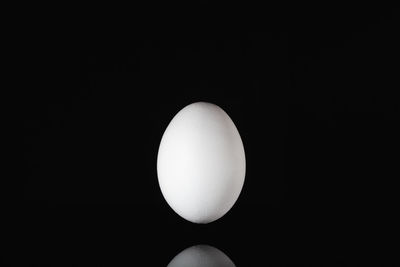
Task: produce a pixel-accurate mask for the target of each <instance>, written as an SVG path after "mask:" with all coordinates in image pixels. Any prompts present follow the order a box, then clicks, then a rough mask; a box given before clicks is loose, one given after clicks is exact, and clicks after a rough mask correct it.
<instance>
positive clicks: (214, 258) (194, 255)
mask: <svg viewBox="0 0 400 267" xmlns="http://www.w3.org/2000/svg"><path fill="white" fill-rule="evenodd" d="M182 266H199V267H213V266H218V267H234V266H235V264H234V263H233V262H232V260H231V259H230V258H229V257H228V256H227V255H226V254H225V253H223V252H222V251H221V250H219V249H217V248H215V247H212V246H208V245H196V246H192V247H190V248H187V249H185V250H183V251H182V252H180V253H179V254H178V255H176V256H175V257H174V258H173V259H172V260H171V262H170V263H169V264H168V265H167V267H182Z"/></svg>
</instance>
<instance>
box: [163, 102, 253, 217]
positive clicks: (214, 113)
mask: <svg viewBox="0 0 400 267" xmlns="http://www.w3.org/2000/svg"><path fill="white" fill-rule="evenodd" d="M245 173H246V159H245V151H244V147H243V142H242V139H241V137H240V134H239V132H238V130H237V128H236V126H235V124H234V123H233V121H232V120H231V118H230V117H229V116H228V114H226V112H225V111H224V110H223V109H221V108H220V107H219V106H217V105H215V104H212V103H207V102H196V103H192V104H190V105H188V106H186V107H184V108H183V109H182V110H180V111H179V112H178V113H177V114H176V115H175V117H174V118H173V119H172V120H171V122H170V123H169V125H168V127H167V128H166V130H165V132H164V134H163V136H162V139H161V142H160V146H159V149H158V156H157V175H158V182H159V185H160V189H161V192H162V194H163V196H164V198H165V200H166V202H167V203H168V204H169V206H170V207H171V208H172V209H173V210H174V211H175V212H176V213H177V214H178V215H180V216H181V217H183V218H184V219H186V220H188V221H190V222H193V223H202V224H204V223H210V222H212V221H215V220H217V219H219V218H221V217H222V216H224V215H225V214H226V213H227V212H228V211H229V210H230V209H231V208H232V206H233V205H234V204H235V202H236V200H237V199H238V197H239V194H240V192H241V190H242V188H243V184H244V179H245Z"/></svg>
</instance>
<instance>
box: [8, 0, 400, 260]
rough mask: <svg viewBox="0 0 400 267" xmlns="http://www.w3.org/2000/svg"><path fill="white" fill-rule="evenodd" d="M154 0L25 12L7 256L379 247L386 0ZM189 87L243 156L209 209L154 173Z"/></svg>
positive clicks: (384, 217) (291, 256) (393, 44)
mask: <svg viewBox="0 0 400 267" xmlns="http://www.w3.org/2000/svg"><path fill="white" fill-rule="evenodd" d="M163 8H165V7H159V9H160V10H161V12H160V13H152V12H151V11H149V10H151V7H148V8H147V9H146V10H147V12H148V13H149V15H147V14H148V13H146V15H144V16H143V17H138V15H139V14H141V13H142V9H140V8H132V9H130V10H124V8H122V7H121V8H120V9H118V10H117V11H115V10H113V11H108V12H102V13H96V11H93V10H92V11H91V12H89V13H90V14H95V15H96V16H95V18H92V17H90V19H89V18H88V19H86V20H85V23H84V24H83V23H82V24H80V23H77V24H78V26H75V25H74V26H71V25H72V24H73V23H72V22H76V21H75V17H74V16H70V17H68V16H67V17H66V21H64V23H62V24H60V25H58V24H55V25H51V23H50V22H49V21H48V20H43V21H42V22H41V23H40V25H42V26H43V25H46V27H41V26H38V27H36V26H32V27H28V30H27V32H28V33H29V35H27V41H29V44H30V45H29V46H28V50H27V55H28V56H27V59H26V65H27V68H28V69H29V70H30V71H31V73H34V74H32V79H31V80H30V82H31V86H30V89H29V90H27V91H26V92H24V93H23V96H24V97H23V99H24V109H23V110H22V113H23V116H24V118H23V127H24V128H23V161H22V162H23V164H22V166H21V168H20V170H21V177H22V180H23V187H22V192H23V198H22V203H23V206H22V209H21V210H19V211H18V212H19V214H20V215H22V216H23V219H21V220H20V221H19V224H18V225H19V230H18V231H17V232H16V234H15V238H14V239H13V242H15V245H18V246H19V247H22V248H23V251H24V252H23V253H22V252H21V253H19V252H17V253H16V254H15V255H13V254H11V256H10V257H9V261H10V262H23V263H27V264H28V263H48V264H61V263H89V262H94V263H96V264H115V263H118V264H120V263H124V264H130V265H136V266H138V265H140V264H144V265H145V266H166V265H167V264H168V262H169V261H170V260H171V259H172V258H173V257H174V256H175V255H176V254H177V253H178V252H180V251H181V250H183V249H185V248H187V247H189V246H192V245H196V244H208V245H211V246H215V247H216V248H218V249H220V250H222V251H223V252H225V253H226V254H227V255H228V256H229V257H230V258H231V259H232V260H233V262H234V263H235V264H236V265H237V266H258V265H261V266H264V265H268V264H308V263H323V264H326V265H342V264H345V263H349V264H351V263H352V262H353V261H356V262H357V261H359V260H360V259H363V258H365V257H368V258H369V257H373V258H374V259H375V260H377V261H378V262H381V261H382V262H383V261H388V260H389V259H390V257H389V256H390V255H392V253H394V252H395V248H394V246H392V245H391V243H392V242H394V241H395V232H394V229H395V225H396V222H395V217H396V213H398V205H397V204H395V203H396V198H397V191H398V190H397V187H396V181H397V179H398V177H399V172H398V158H399V157H398V151H399V148H400V147H399V140H398V139H399V138H398V137H399V134H400V131H399V130H400V129H399V104H398V102H399V98H398V97H397V91H398V89H399V88H400V87H399V81H398V77H399V76H398V73H399V67H398V66H399V65H398V64H399V63H398V62H399V59H400V55H399V47H400V42H399V38H398V35H399V24H398V10H396V9H394V8H392V7H377V6H363V7H360V6H354V7H350V6H328V5H327V6H311V5H310V6H304V5H298V6H290V7H287V6H286V7H284V6H280V7H278V6H266V7H261V6H250V5H249V6H246V7H243V6H230V7H226V6H219V7H216V6H214V5H211V4H206V3H198V4H196V5H194V6H190V7H189V6H183V7H182V6H176V7H173V6H172V7H171V6H169V8H170V9H172V10H175V11H176V12H174V13H171V12H169V10H170V9H168V12H167V11H166V10H164V12H163ZM180 8H183V9H185V8H186V11H185V12H179V11H177V10H179V9H180ZM160 10H159V11H160ZM124 11H125V12H124ZM131 11H132V13H130V12H131ZM198 11H200V12H198ZM199 14H200V15H199ZM85 15H87V14H86V13H85ZM54 17H57V14H54ZM37 19H38V20H40V18H37ZM49 24H50V25H49ZM21 64H22V63H21ZM197 101H208V102H212V103H215V104H217V105H219V106H220V107H221V108H223V109H224V110H225V111H226V112H227V113H228V114H229V115H230V117H231V118H232V120H233V121H234V122H235V124H236V126H237V128H238V130H239V132H240V134H241V137H242V140H243V143H244V146H245V151H246V161H247V173H246V180H245V185H244V188H243V190H242V193H241V195H240V197H239V199H238V201H237V202H236V204H235V206H234V207H233V208H232V209H231V210H230V211H229V212H228V213H227V214H226V215H225V216H224V217H223V218H221V219H219V220H218V221H215V222H213V223H211V224H207V225H196V224H192V223H190V222H187V221H185V220H184V219H182V218H180V217H179V216H178V215H176V214H175V213H174V212H173V211H172V209H171V208H170V207H169V206H168V205H167V203H166V202H165V201H164V199H163V196H162V194H161V191H160V189H159V187H158V182H157V174H156V159H157V150H158V145H159V142H160V140H161V137H162V134H163V132H164V130H165V128H166V127H167V125H168V123H169V122H170V120H171V119H172V117H173V116H174V115H175V114H176V113H177V112H178V111H179V110H180V109H182V108H183V107H184V106H186V105H188V104H190V103H192V102H197ZM378 251H379V252H382V253H383V254H381V253H379V254H378V253H377V252H378Z"/></svg>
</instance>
